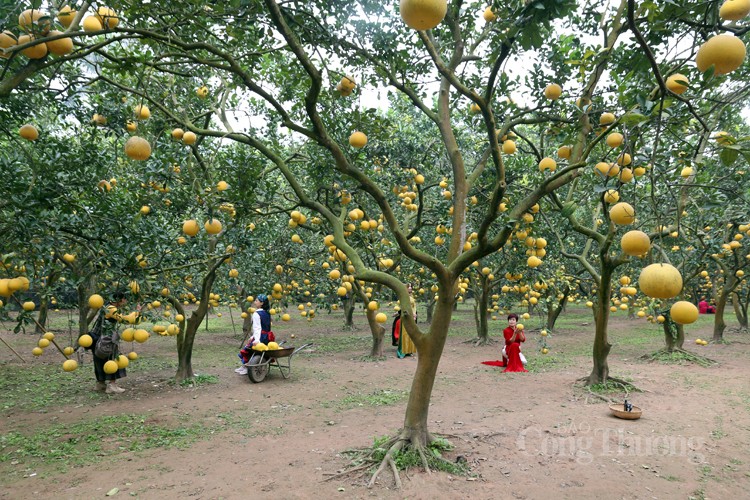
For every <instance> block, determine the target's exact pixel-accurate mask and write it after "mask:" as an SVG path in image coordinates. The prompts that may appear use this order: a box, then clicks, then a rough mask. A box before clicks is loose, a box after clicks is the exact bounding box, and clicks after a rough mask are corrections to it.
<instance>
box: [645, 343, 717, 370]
mask: <svg viewBox="0 0 750 500" xmlns="http://www.w3.org/2000/svg"><path fill="white" fill-rule="evenodd" d="M641 359H645V360H647V361H659V362H662V363H676V362H681V361H687V362H689V363H695V364H697V365H700V366H704V367H705V366H711V365H715V364H717V363H718V362H717V361H715V360H713V359H711V358H707V357H705V356H701V355H700V354H694V353H692V352H690V351H686V350H685V349H679V348H678V349H673V350H671V351H670V350H668V349H667V348H666V347H665V348H663V349H659V350H658V351H656V352H652V353H651V354H644V355H643V356H641Z"/></svg>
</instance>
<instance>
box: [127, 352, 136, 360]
mask: <svg viewBox="0 0 750 500" xmlns="http://www.w3.org/2000/svg"><path fill="white" fill-rule="evenodd" d="M128 359H129V360H130V361H135V360H136V359H138V354H136V352H135V351H130V352H129V353H128Z"/></svg>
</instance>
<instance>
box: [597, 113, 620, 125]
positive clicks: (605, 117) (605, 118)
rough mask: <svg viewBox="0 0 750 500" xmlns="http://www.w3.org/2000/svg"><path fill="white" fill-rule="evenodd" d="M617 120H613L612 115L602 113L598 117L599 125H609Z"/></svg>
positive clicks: (613, 116)
mask: <svg viewBox="0 0 750 500" xmlns="http://www.w3.org/2000/svg"><path fill="white" fill-rule="evenodd" d="M616 119H617V118H615V115H614V114H612V113H602V116H600V117H599V125H609V124H612V123H614V122H615V120H616Z"/></svg>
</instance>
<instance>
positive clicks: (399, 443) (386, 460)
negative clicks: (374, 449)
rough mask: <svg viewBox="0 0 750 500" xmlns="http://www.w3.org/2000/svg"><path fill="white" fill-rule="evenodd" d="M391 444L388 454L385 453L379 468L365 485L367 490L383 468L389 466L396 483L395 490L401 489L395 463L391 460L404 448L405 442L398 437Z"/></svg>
mask: <svg viewBox="0 0 750 500" xmlns="http://www.w3.org/2000/svg"><path fill="white" fill-rule="evenodd" d="M391 442H393V444H392V445H391V447H390V448H389V449H388V452H386V454H385V457H383V460H382V461H381V462H380V466H379V467H378V469H377V470H376V471H375V474H373V475H372V477H371V478H370V482H369V483H367V487H368V488H372V486H373V485H374V484H375V481H376V480H377V479H378V476H379V475H380V473H381V472H383V469H385V466H386V465H390V466H391V470H392V471H393V478H394V480H395V481H396V488H398V489H401V478H400V477H399V474H398V468H397V467H396V462H394V460H393V456H394V455H395V454H396V453H398V452H399V451H401V450H402V449H403V448H404V445H406V440H405V439H402V438H401V437H398V438H394V439H392V440H391ZM389 443H390V442H389Z"/></svg>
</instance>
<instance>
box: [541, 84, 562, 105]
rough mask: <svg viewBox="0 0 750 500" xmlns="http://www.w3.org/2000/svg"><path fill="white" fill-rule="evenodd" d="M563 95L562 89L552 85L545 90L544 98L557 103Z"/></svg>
mask: <svg viewBox="0 0 750 500" xmlns="http://www.w3.org/2000/svg"><path fill="white" fill-rule="evenodd" d="M561 95H562V87H561V86H559V85H558V84H556V83H551V84H549V85H547V86H546V87H545V88H544V97H546V98H547V99H549V100H550V101H556V100H557V99H558V98H559V97H560V96H561Z"/></svg>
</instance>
